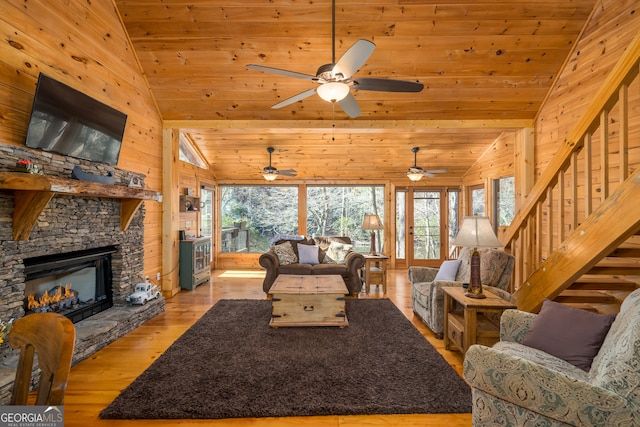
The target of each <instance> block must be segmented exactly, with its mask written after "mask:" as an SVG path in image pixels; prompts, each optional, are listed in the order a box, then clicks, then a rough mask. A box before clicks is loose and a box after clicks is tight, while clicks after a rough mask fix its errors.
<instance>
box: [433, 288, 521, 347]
mask: <svg viewBox="0 0 640 427" xmlns="http://www.w3.org/2000/svg"><path fill="white" fill-rule="evenodd" d="M442 290H443V292H444V348H445V349H446V350H450V347H451V343H452V342H453V344H454V345H455V346H456V347H457V348H458V349H460V351H461V352H462V355H463V356H464V354H465V353H466V352H467V350H468V349H469V347H471V345H473V344H484V345H493V344H495V343H496V342H498V341H499V339H500V328H499V326H496V325H494V324H493V323H492V322H490V321H489V320H488V319H487V318H486V317H484V315H483V314H482V313H502V312H503V311H504V310H506V309H509V308H516V306H515V305H513V304H512V303H510V302H509V301H506V300H503V299H502V298H500V297H499V296H497V295H494V294H492V293H491V292H488V291H486V290H485V291H484V294H485V295H487V297H486V298H485V299H476V298H469V297H466V296H464V293H465V289H464V288H462V287H449V286H447V287H443V288H442ZM454 301H455V302H457V303H458V304H460V305H461V306H462V310H463V312H462V313H460V312H459V311H453V305H454Z"/></svg>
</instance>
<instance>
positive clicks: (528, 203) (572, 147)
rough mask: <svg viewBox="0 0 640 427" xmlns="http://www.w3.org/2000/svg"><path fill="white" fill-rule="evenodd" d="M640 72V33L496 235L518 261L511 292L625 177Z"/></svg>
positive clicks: (627, 169)
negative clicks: (634, 90) (631, 109)
mask: <svg viewBox="0 0 640 427" xmlns="http://www.w3.org/2000/svg"><path fill="white" fill-rule="evenodd" d="M639 72H640V34H638V35H637V36H636V37H635V38H634V39H633V41H632V42H631V43H630V45H629V46H628V47H627V49H626V51H625V53H624V54H623V56H622V57H621V58H620V60H619V61H618V62H617V63H616V65H615V67H614V68H613V69H612V71H611V72H610V73H609V75H608V77H607V79H606V80H605V82H604V83H603V85H602V86H601V87H600V89H599V90H598V92H597V93H596V95H595V96H594V98H593V100H592V102H591V104H590V105H589V107H588V108H587V110H586V111H585V113H584V114H583V116H582V117H581V118H580V120H579V121H578V123H577V124H576V126H575V127H574V128H573V130H572V131H571V132H570V133H569V135H568V136H567V138H566V139H565V140H564V142H563V143H562V145H561V147H560V148H559V149H558V152H557V153H556V155H555V156H554V158H553V159H552V160H551V162H550V163H549V165H548V167H547V168H546V169H545V170H544V172H543V173H542V175H541V176H540V178H539V179H538V180H537V182H536V183H535V185H534V187H533V188H532V190H531V192H530V193H529V195H528V196H527V198H526V200H525V203H524V204H523V206H522V207H521V208H520V210H519V211H518V212H517V213H516V215H515V217H514V219H513V221H512V223H511V225H510V226H509V227H508V228H506V229H505V230H504V231H503V233H502V234H501V235H500V236H499V238H500V240H501V242H502V243H503V244H504V245H505V250H507V251H508V252H510V253H512V254H514V255H515V256H516V266H515V273H514V280H513V284H512V291H513V292H515V291H516V290H517V289H518V288H519V287H520V285H521V284H523V283H527V281H528V279H529V278H530V276H531V275H532V274H533V273H534V272H536V270H537V269H539V268H540V267H541V265H542V263H543V262H544V261H545V259H546V258H547V257H548V256H549V255H550V254H551V253H553V251H555V250H557V249H558V248H559V247H560V246H561V245H562V243H563V242H564V241H565V239H566V238H567V237H568V236H569V235H570V234H571V233H572V232H574V231H575V230H576V229H577V228H578V227H579V225H580V224H581V222H583V221H584V220H585V219H586V218H587V217H588V216H589V215H590V214H591V213H592V212H593V211H594V209H595V208H596V207H597V206H598V205H600V204H601V203H602V202H603V201H604V200H606V199H607V198H608V197H609V195H610V194H611V192H612V191H613V189H615V188H616V187H617V186H619V185H620V184H621V183H622V182H624V181H625V180H626V179H627V178H628V176H629V157H628V151H629V150H628V148H629V103H630V99H629V86H630V85H632V84H634V83H635V84H640V82H638V81H637V80H638V74H639ZM633 98H634V99H633V100H632V101H633V102H635V103H637V102H638V101H639V100H638V97H637V94H636V95H635V96H634V97H633ZM614 175H615V176H614Z"/></svg>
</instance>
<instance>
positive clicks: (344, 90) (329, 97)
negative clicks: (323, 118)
mask: <svg viewBox="0 0 640 427" xmlns="http://www.w3.org/2000/svg"><path fill="white" fill-rule="evenodd" d="M316 92H317V93H318V95H319V96H320V98H322V99H324V100H325V101H327V102H339V101H342V100H343V99H344V98H345V97H346V96H347V95H348V94H349V85H348V84H346V83H342V82H328V83H323V84H321V85H320V86H319V87H318V89H317V90H316Z"/></svg>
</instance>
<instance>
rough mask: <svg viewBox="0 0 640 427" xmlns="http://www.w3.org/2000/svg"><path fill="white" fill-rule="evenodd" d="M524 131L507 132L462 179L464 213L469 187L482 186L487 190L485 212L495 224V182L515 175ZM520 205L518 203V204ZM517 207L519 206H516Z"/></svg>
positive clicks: (464, 211)
mask: <svg viewBox="0 0 640 427" xmlns="http://www.w3.org/2000/svg"><path fill="white" fill-rule="evenodd" d="M523 132H524V131H516V132H505V133H503V134H502V135H500V136H499V137H498V138H497V139H496V140H495V141H493V143H492V144H491V146H490V147H489V148H488V149H487V150H486V151H485V152H484V153H483V154H482V155H481V156H480V158H479V159H478V161H477V162H476V163H475V164H474V165H473V166H472V167H471V169H469V171H468V172H467V173H466V174H464V176H463V177H462V194H463V197H462V199H461V201H462V212H463V214H464V215H467V212H468V209H467V206H466V204H467V203H466V201H467V192H468V190H469V187H471V186H475V185H480V184H482V185H483V186H484V188H485V206H486V210H485V212H486V213H487V215H488V216H489V218H490V219H491V222H492V223H493V222H494V221H495V219H494V218H493V216H494V215H493V212H492V209H491V208H490V207H491V206H492V205H493V194H492V189H493V181H494V180H496V179H499V178H504V177H507V176H511V175H514V174H515V169H516V168H515V160H516V155H515V153H516V146H517V145H518V143H519V140H520V139H521V138H522V133H523ZM517 205H518V203H517ZM516 207H517V206H516Z"/></svg>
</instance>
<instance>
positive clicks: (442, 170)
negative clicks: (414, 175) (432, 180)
mask: <svg viewBox="0 0 640 427" xmlns="http://www.w3.org/2000/svg"><path fill="white" fill-rule="evenodd" d="M425 172H427V173H432V174H433V173H447V172H449V171H448V170H447V169H428V170H426V171H425Z"/></svg>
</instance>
